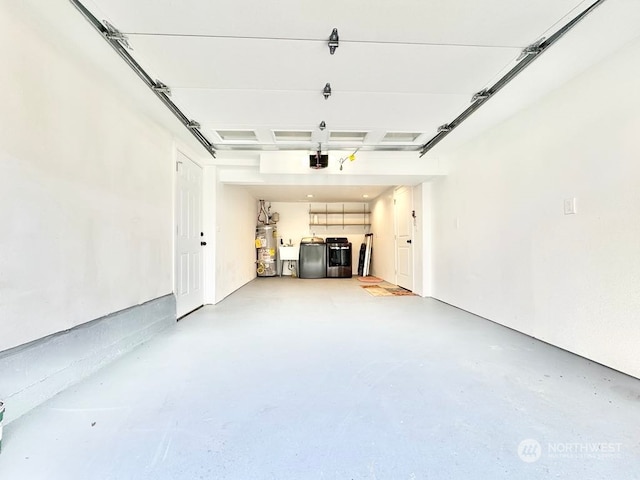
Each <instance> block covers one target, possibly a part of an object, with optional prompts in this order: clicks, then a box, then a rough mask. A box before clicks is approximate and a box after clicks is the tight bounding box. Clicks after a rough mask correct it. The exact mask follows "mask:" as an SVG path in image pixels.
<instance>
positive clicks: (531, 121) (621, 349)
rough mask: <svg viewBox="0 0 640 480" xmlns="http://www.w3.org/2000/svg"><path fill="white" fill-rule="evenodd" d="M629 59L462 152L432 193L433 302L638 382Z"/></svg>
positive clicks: (639, 117) (639, 293) (639, 203)
mask: <svg viewBox="0 0 640 480" xmlns="http://www.w3.org/2000/svg"><path fill="white" fill-rule="evenodd" d="M638 59H640V42H638V41H636V42H635V43H633V44H630V45H628V46H627V47H626V48H625V49H624V50H622V51H620V52H619V53H618V54H617V55H615V56H613V57H611V58H610V59H608V60H607V61H606V62H605V63H602V64H600V65H598V66H596V67H594V68H591V69H590V70H589V71H587V72H586V73H584V74H583V75H581V76H580V77H578V78H576V79H574V80H573V81H571V82H570V83H568V84H566V85H565V86H563V87H561V88H559V89H558V90H556V91H554V92H553V93H552V94H550V95H548V96H547V97H545V98H544V99H542V100H541V101H540V102H538V103H537V104H536V105H535V106H533V107H531V108H529V109H528V110H526V111H523V112H521V113H520V114H518V115H517V116H516V117H514V118H512V119H510V120H509V121H507V122H505V123H504V124H502V125H500V126H498V127H496V128H494V129H493V130H492V131H490V132H488V133H487V134H486V135H484V136H483V137H482V138H480V139H478V140H476V141H474V142H473V143H471V144H468V145H467V146H466V147H464V148H462V149H460V150H459V151H458V152H456V154H455V155H452V156H451V157H450V158H449V159H448V161H449V162H450V172H449V176H448V177H446V178H442V179H439V180H437V181H435V182H434V186H433V187H434V191H433V194H434V201H435V205H436V207H435V213H434V227H435V232H436V234H435V237H434V263H435V270H434V285H433V288H434V296H435V297H437V298H439V299H441V300H443V301H445V302H447V303H450V304H453V305H456V306H458V307H461V308H463V309H465V310H469V311H471V312H473V313H476V314H478V315H481V316H483V317H486V318H489V319H491V320H494V321H496V322H498V323H501V324H504V325H506V326H508V327H511V328H514V329H516V330H520V331H522V332H524V333H527V334H529V335H532V336H534V337H537V338H540V339H542V340H544V341H547V342H550V343H552V344H555V345H557V346H559V347H561V348H564V349H567V350H569V351H572V352H575V353H577V354H580V355H583V356H585V357H588V358H590V359H593V360H595V361H597V362H600V363H603V364H605V365H608V366H610V367H613V368H615V369H618V370H621V371H623V372H626V373H629V374H631V375H634V376H636V377H640V356H638V352H637V350H638V345H640V328H639V326H638V319H639V318H640V242H639V239H640V221H639V219H640V188H638V186H639V185H640V183H639V182H640V180H639V179H640V161H638V159H639V158H640V144H639V142H638V132H640V114H639V113H638V112H640V90H639V89H638V86H637V79H638V76H640V62H639V61H638ZM572 197H575V198H577V206H578V213H577V215H564V214H563V200H564V199H566V198H572Z"/></svg>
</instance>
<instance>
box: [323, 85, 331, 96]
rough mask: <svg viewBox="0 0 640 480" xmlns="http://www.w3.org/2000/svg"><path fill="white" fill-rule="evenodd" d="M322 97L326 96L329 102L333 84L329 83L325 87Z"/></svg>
mask: <svg viewBox="0 0 640 480" xmlns="http://www.w3.org/2000/svg"><path fill="white" fill-rule="evenodd" d="M322 95H324V99H325V100H329V97H330V96H331V84H330V83H328V82H327V84H326V85H325V86H324V90H322Z"/></svg>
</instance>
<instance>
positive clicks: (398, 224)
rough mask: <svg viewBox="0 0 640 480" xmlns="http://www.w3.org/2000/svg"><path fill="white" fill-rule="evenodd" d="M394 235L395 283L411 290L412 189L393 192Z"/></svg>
mask: <svg viewBox="0 0 640 480" xmlns="http://www.w3.org/2000/svg"><path fill="white" fill-rule="evenodd" d="M393 205H394V216H395V222H394V224H395V230H396V231H395V237H396V284H397V285H399V286H400V287H404V288H406V289H407V290H413V244H412V242H413V216H412V208H413V207H412V206H413V198H412V190H411V189H409V188H408V187H401V188H398V189H397V190H395V191H394V192H393Z"/></svg>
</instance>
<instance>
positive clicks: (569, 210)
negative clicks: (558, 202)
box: [564, 197, 577, 215]
mask: <svg viewBox="0 0 640 480" xmlns="http://www.w3.org/2000/svg"><path fill="white" fill-rule="evenodd" d="M576 213H577V210H576V199H575V197H574V198H565V199H564V214H565V215H574V214H576Z"/></svg>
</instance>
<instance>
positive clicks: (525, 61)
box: [420, 0, 606, 157]
mask: <svg viewBox="0 0 640 480" xmlns="http://www.w3.org/2000/svg"><path fill="white" fill-rule="evenodd" d="M605 1H606V0H597V1H596V2H594V3H593V4H592V5H591V6H590V7H588V8H587V9H585V10H584V11H583V12H582V13H580V14H579V15H577V16H576V17H575V18H574V19H573V20H571V21H570V22H568V23H567V24H566V25H564V26H563V27H562V28H560V29H559V30H558V31H557V32H556V33H554V34H553V35H551V36H550V37H549V38H547V39H542V40H540V41H538V42H536V43H534V44H532V45H529V46H528V47H527V48H525V49H524V50H523V51H522V54H521V60H520V61H519V62H518V63H517V64H516V65H515V66H514V67H513V68H512V69H511V70H509V71H508V72H507V73H506V74H505V75H504V76H503V77H502V78H500V79H499V80H498V81H497V82H496V83H495V84H493V85H492V86H491V87H489V88H487V89H486V90H482V91H481V92H478V93H476V94H475V95H474V97H473V99H472V102H473V103H472V104H471V105H470V106H469V107H467V109H466V110H465V111H463V112H462V113H461V114H460V115H458V116H457V117H456V118H455V119H454V120H453V121H452V122H450V123H448V124H445V125H442V126H441V127H440V128H439V129H438V133H437V134H436V135H435V136H434V137H433V138H431V140H429V141H428V142H427V143H425V144H424V145H423V146H422V148H421V150H420V157H422V156H423V155H424V154H425V153H427V152H428V151H429V150H431V149H432V148H433V147H435V146H436V145H437V144H438V143H440V142H441V141H442V140H443V139H444V137H446V136H447V135H449V134H450V133H451V132H452V131H453V130H454V129H455V128H456V127H457V126H458V125H460V124H461V123H462V122H464V121H465V120H466V119H467V118H469V117H470V116H471V114H472V113H473V112H475V111H476V110H478V109H479V108H480V107H481V106H482V105H484V104H485V103H486V102H488V101H489V99H490V98H491V97H492V96H493V95H495V94H496V93H497V92H498V91H499V90H501V89H502V88H503V87H504V86H505V85H507V84H508V83H509V82H510V81H511V80H513V79H514V78H515V77H516V76H518V75H519V74H520V73H521V72H522V71H523V70H524V69H525V68H527V67H528V66H529V65H531V63H532V62H533V61H534V60H535V59H536V58H538V57H539V56H540V54H541V53H543V52H544V51H545V50H546V49H548V48H549V47H550V46H551V45H553V44H554V43H556V42H557V41H558V40H560V38H562V37H563V36H564V35H565V34H566V33H567V32H568V31H569V30H571V29H572V28H573V27H575V26H576V25H577V24H578V23H579V22H580V21H581V20H583V19H584V18H585V17H586V16H587V15H589V14H590V13H591V12H592V11H593V10H595V9H596V8H597V7H599V6H600V5H602V4H603V3H604V2H605Z"/></svg>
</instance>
